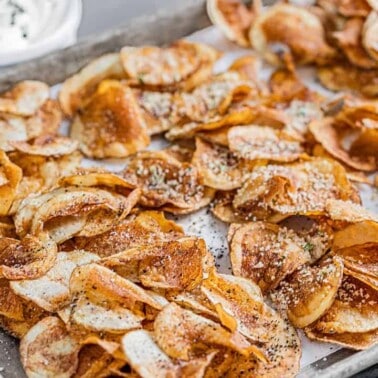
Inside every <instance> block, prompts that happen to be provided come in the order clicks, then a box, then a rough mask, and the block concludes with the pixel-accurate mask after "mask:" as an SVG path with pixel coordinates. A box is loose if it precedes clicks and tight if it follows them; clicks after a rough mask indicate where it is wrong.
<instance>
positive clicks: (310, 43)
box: [249, 4, 335, 64]
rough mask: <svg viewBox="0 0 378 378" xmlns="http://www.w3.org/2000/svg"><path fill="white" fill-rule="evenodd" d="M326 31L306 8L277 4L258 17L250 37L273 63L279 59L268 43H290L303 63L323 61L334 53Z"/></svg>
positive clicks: (258, 49)
mask: <svg viewBox="0 0 378 378" xmlns="http://www.w3.org/2000/svg"><path fill="white" fill-rule="evenodd" d="M324 34H325V33H324V29H323V26H322V24H321V22H320V20H319V19H318V17H316V16H315V15H314V14H312V13H311V12H309V11H308V10H307V9H305V8H299V7H296V6H293V5H290V4H276V5H273V6H271V7H270V8H269V9H268V10H267V11H265V12H263V13H262V14H261V15H259V16H258V17H256V19H255V20H254V22H253V24H252V27H251V30H250V32H249V38H250V41H251V44H252V46H253V48H254V49H256V50H257V51H258V52H259V53H260V54H261V55H263V56H264V57H265V58H266V59H267V60H268V61H269V62H271V63H273V64H277V63H280V59H279V57H278V56H277V55H276V54H275V53H274V52H273V51H271V50H270V49H269V44H281V45H284V46H285V47H286V46H287V47H288V48H289V49H290V51H291V53H292V54H293V56H294V59H295V60H296V61H297V62H299V63H301V64H306V63H318V64H324V62H327V61H329V60H330V59H332V58H333V57H334V55H335V51H334V50H333V48H331V47H330V46H329V45H328V44H327V42H326V40H325V35H324Z"/></svg>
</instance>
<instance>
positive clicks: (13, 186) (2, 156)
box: [0, 150, 22, 216]
mask: <svg viewBox="0 0 378 378" xmlns="http://www.w3.org/2000/svg"><path fill="white" fill-rule="evenodd" d="M21 178H22V170H21V168H19V167H18V166H17V165H15V164H13V163H12V162H11V161H10V160H9V158H8V156H7V154H6V153H5V152H4V151H1V150H0V198H1V201H0V216H5V215H8V212H9V210H10V208H11V206H12V203H13V201H14V199H15V197H16V194H17V189H18V186H19V184H20V181H21Z"/></svg>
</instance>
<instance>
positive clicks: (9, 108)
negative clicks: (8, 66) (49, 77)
mask: <svg viewBox="0 0 378 378" xmlns="http://www.w3.org/2000/svg"><path fill="white" fill-rule="evenodd" d="M49 91H50V90H49V87H48V85H47V84H45V83H42V82H41V81H33V80H26V81H22V82H20V83H18V84H16V85H15V86H14V87H13V88H12V89H11V90H9V91H8V92H5V93H3V94H1V95H0V112H1V113H10V114H13V115H18V116H31V115H33V114H35V113H36V112H37V110H38V109H39V108H40V107H41V106H42V105H43V103H44V102H45V101H46V100H47V99H48V97H49Z"/></svg>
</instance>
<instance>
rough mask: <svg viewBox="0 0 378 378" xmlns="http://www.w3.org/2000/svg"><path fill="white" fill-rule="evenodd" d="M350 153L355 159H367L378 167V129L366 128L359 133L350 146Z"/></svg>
mask: <svg viewBox="0 0 378 378" xmlns="http://www.w3.org/2000/svg"><path fill="white" fill-rule="evenodd" d="M349 151H350V155H351V156H352V158H354V159H363V158H365V159H367V160H368V161H369V162H370V163H371V164H375V169H377V167H378V152H377V151H378V129H366V130H362V132H361V133H360V134H359V135H358V137H357V138H356V139H355V140H354V141H353V143H352V144H351V146H350V150H349Z"/></svg>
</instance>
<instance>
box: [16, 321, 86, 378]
mask: <svg viewBox="0 0 378 378" xmlns="http://www.w3.org/2000/svg"><path fill="white" fill-rule="evenodd" d="M79 350H80V347H79V344H78V343H77V342H76V341H75V340H74V339H73V338H72V337H71V336H70V335H69V333H68V331H67V330H66V327H65V325H64V323H63V322H62V321H61V320H59V319H58V318H56V317H54V316H49V317H46V318H44V319H43V320H41V321H40V322H39V323H37V324H36V325H35V326H34V327H32V328H31V329H30V330H29V332H28V333H27V334H26V335H25V336H24V337H23V338H22V340H21V344H20V354H21V362H22V365H23V367H24V369H25V372H26V374H27V375H28V377H31V378H37V377H60V378H69V377H71V376H72V375H73V374H74V373H75V371H76V368H77V366H78V354H79Z"/></svg>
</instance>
